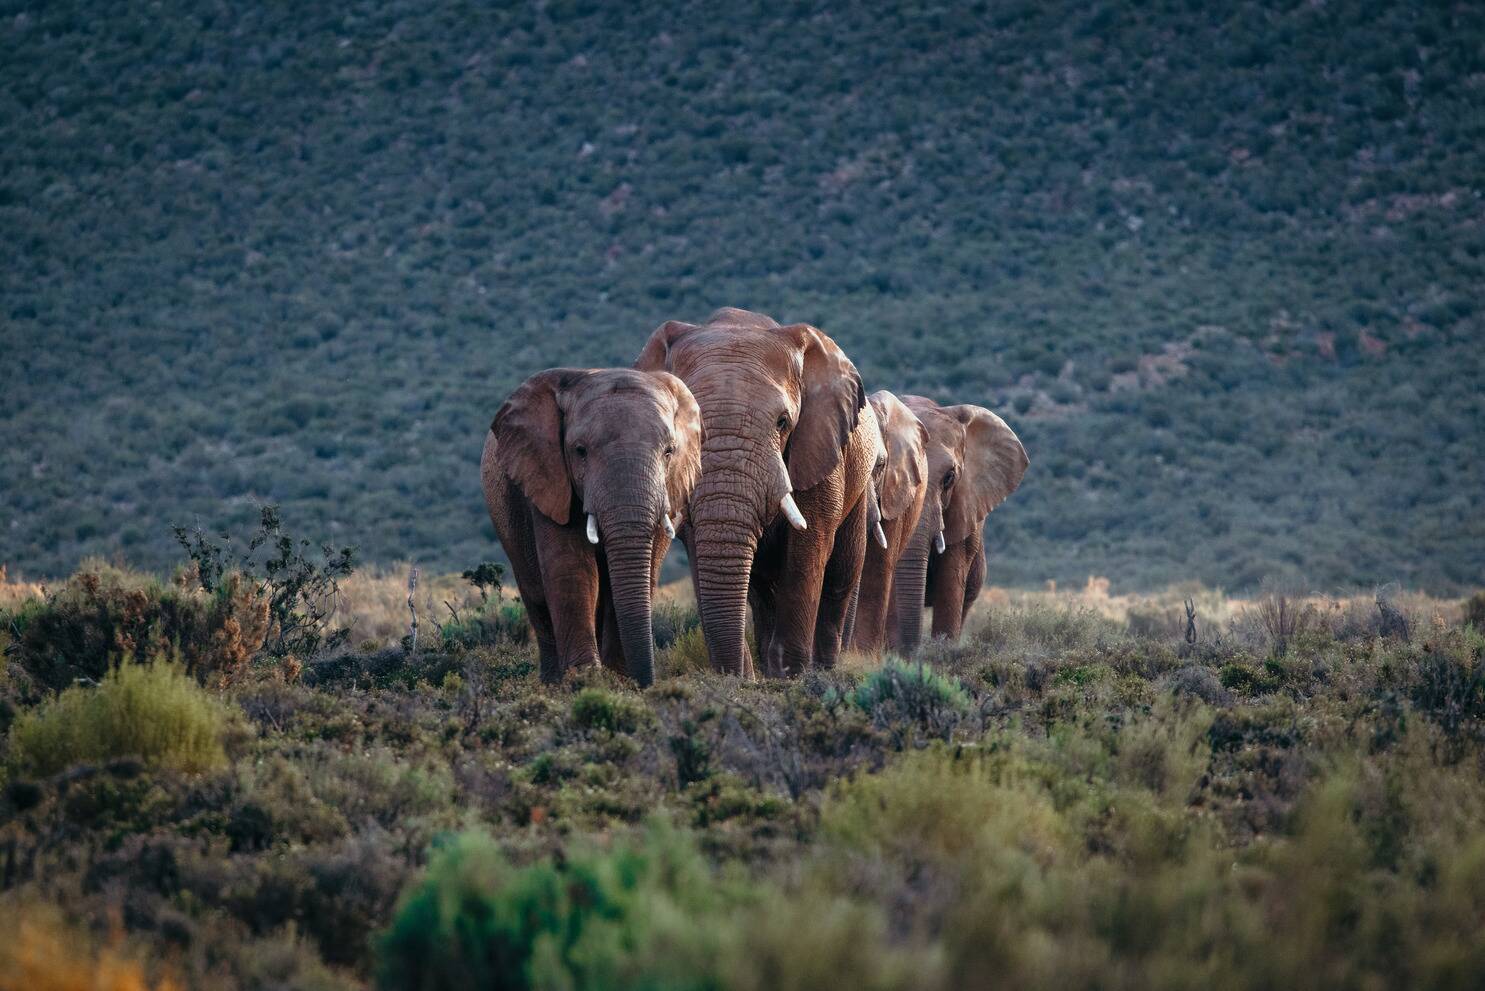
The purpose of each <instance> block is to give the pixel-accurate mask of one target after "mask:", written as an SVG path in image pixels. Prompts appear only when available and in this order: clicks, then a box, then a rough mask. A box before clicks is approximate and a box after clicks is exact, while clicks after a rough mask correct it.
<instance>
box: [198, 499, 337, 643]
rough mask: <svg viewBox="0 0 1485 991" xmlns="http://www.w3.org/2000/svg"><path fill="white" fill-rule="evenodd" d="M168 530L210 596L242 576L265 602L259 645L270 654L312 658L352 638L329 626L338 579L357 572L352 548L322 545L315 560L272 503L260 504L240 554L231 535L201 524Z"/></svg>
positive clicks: (334, 603)
mask: <svg viewBox="0 0 1485 991" xmlns="http://www.w3.org/2000/svg"><path fill="white" fill-rule="evenodd" d="M172 529H173V531H174V533H175V539H176V540H177V541H179V542H180V545H181V546H182V547H183V548H185V551H186V553H187V554H188V555H189V556H190V558H191V561H192V563H193V564H194V565H195V568H196V578H197V580H198V581H199V582H200V584H201V587H202V588H203V589H204V590H205V591H206V592H207V593H208V594H210V593H214V592H215V591H216V590H217V589H218V588H219V587H221V586H222V585H223V584H224V583H225V582H227V581H229V580H230V579H231V578H232V576H233V575H241V576H243V578H245V579H246V580H247V581H248V582H249V583H251V584H252V586H253V587H254V588H255V589H256V591H257V594H258V595H259V596H260V597H261V598H263V600H264V601H265V602H266V603H267V606H268V616H269V620H270V622H271V627H270V630H269V632H268V635H267V637H266V638H265V640H264V643H263V649H264V650H266V651H267V652H268V653H269V654H271V655H272V656H274V657H286V656H289V655H294V656H296V657H300V658H308V657H313V656H314V655H315V654H317V653H318V652H319V651H321V650H329V649H332V648H335V647H338V646H340V645H341V644H342V643H344V642H345V640H346V638H347V637H349V636H350V632H349V630H347V629H331V623H332V622H333V621H334V619H335V614H336V612H337V611H338V610H339V608H340V582H341V581H342V580H343V579H345V578H346V577H348V576H349V575H350V574H351V572H352V571H354V570H355V566H354V558H355V552H354V551H353V550H352V549H351V548H349V547H341V548H338V549H337V548H335V547H332V546H331V545H329V544H324V545H321V547H320V549H319V551H320V553H319V559H318V560H316V559H315V558H314V557H313V556H312V554H311V549H312V545H311V544H310V542H309V541H308V540H295V539H294V538H293V537H292V536H290V535H289V534H287V533H285V532H284V529H283V524H282V522H281V521H280V520H279V516H278V509H277V507H274V506H263V507H262V508H261V510H260V512H259V520H258V530H257V532H256V533H254V534H253V535H252V537H250V538H249V539H248V542H247V545H246V548H245V549H244V550H242V551H240V552H239V551H237V550H236V549H235V548H234V546H233V543H232V535H231V534H229V533H226V532H223V533H221V534H220V535H219V538H218V539H213V538H212V537H210V536H208V535H207V534H206V532H205V531H203V530H202V529H201V528H200V527H196V528H194V529H187V528H186V527H183V526H175V527H173V528H172ZM265 548H266V553H265V554H261V555H260V553H259V552H260V551H261V550H264V549H265Z"/></svg>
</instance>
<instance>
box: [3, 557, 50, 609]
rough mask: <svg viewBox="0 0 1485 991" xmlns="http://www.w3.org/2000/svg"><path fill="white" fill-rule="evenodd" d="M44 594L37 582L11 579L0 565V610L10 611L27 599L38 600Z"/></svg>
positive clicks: (18, 578) (16, 578) (17, 578)
mask: <svg viewBox="0 0 1485 991" xmlns="http://www.w3.org/2000/svg"><path fill="white" fill-rule="evenodd" d="M44 593H45V590H44V588H43V587H42V585H41V584H40V583H39V582H28V581H22V580H21V579H20V577H19V576H16V577H11V576H10V574H9V573H8V571H7V569H6V568H5V566H4V565H0V610H12V609H15V608H16V607H17V606H19V605H20V604H21V603H23V602H25V601H27V600H28V599H40V598H42V597H43V595H44Z"/></svg>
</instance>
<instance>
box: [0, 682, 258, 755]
mask: <svg viewBox="0 0 1485 991" xmlns="http://www.w3.org/2000/svg"><path fill="white" fill-rule="evenodd" d="M234 718H235V715H234V712H233V710H232V708H231V707H230V706H229V705H227V704H226V703H223V702H221V701H219V700H218V699H216V698H215V697H213V696H212V695H210V694H208V693H207V692H206V691H205V690H203V689H202V688H201V686H199V685H198V684H196V681H195V680H194V679H193V678H191V677H190V676H189V675H187V674H186V673H185V672H184V671H183V670H182V669H181V667H180V666H179V665H177V664H173V663H168V662H166V661H164V660H156V661H155V662H154V663H152V664H135V663H128V662H126V663H123V664H120V665H119V666H118V667H116V668H114V669H113V670H112V671H110V672H109V673H108V674H107V675H105V676H104V678H103V681H102V682H101V683H99V684H98V685H97V686H85V685H77V686H74V687H72V688H69V689H67V690H66V691H64V692H62V694H61V695H59V696H58V697H57V698H55V699H52V700H50V701H48V702H44V703H42V704H41V705H40V706H38V707H37V708H35V709H32V710H30V711H28V712H26V713H24V714H23V715H21V717H20V718H19V719H17V720H16V721H15V724H14V725H13V726H11V729H10V736H9V747H8V750H9V759H10V761H11V763H12V764H13V765H14V767H15V769H16V770H17V771H18V772H20V773H23V774H29V775H46V774H53V773H55V772H57V771H60V770H63V769H64V768H67V767H70V766H72V765H73V764H76V763H79V762H81V761H106V760H110V759H113V758H116V757H138V758H140V759H141V760H143V761H145V762H146V763H147V764H151V765H156V766H161V767H169V768H175V769H177V770H182V771H205V770H210V769H211V768H214V767H219V766H221V765H222V764H223V763H225V761H226V753H225V750H224V748H223V737H224V733H225V731H226V730H227V729H228V727H229V726H230V724H231V722H232V721H233V719H234Z"/></svg>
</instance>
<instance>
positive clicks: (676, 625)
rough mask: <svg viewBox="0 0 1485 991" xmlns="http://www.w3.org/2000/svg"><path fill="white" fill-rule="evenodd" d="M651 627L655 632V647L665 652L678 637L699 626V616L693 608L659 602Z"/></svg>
mask: <svg viewBox="0 0 1485 991" xmlns="http://www.w3.org/2000/svg"><path fill="white" fill-rule="evenodd" d="M651 626H653V627H654V631H655V646H656V647H657V648H659V649H660V650H665V649H666V648H668V647H669V646H670V645H671V644H673V643H675V642H676V640H678V639H679V638H680V637H683V636H685V635H686V634H687V633H689V632H691V631H692V630H695V629H699V628H700V626H701V615H700V614H699V613H698V612H697V611H696V607H695V606H683V605H680V604H678V603H675V602H661V603H658V604H657V605H656V606H655V608H654V616H653V618H652V620H651Z"/></svg>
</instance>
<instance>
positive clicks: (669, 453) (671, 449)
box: [665, 444, 675, 458]
mask: <svg viewBox="0 0 1485 991" xmlns="http://www.w3.org/2000/svg"><path fill="white" fill-rule="evenodd" d="M665 456H666V457H667V458H669V457H674V456H675V445H674V444H666V445H665Z"/></svg>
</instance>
